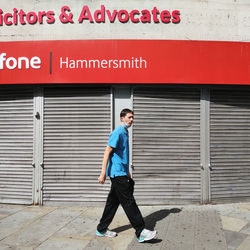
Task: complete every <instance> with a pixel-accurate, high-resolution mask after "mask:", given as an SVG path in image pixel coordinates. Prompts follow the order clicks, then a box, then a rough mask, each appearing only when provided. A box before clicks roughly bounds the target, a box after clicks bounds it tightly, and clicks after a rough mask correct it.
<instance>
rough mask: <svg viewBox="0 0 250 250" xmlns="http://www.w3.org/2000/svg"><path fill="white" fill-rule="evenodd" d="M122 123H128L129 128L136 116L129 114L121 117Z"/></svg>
mask: <svg viewBox="0 0 250 250" xmlns="http://www.w3.org/2000/svg"><path fill="white" fill-rule="evenodd" d="M121 121H122V122H124V123H126V124H127V126H128V127H131V125H132V123H133V121H134V115H133V114H132V113H127V114H126V116H125V117H121Z"/></svg>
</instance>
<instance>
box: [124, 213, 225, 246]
mask: <svg viewBox="0 0 250 250" xmlns="http://www.w3.org/2000/svg"><path fill="white" fill-rule="evenodd" d="M159 214H162V216H161V217H164V216H165V218H163V219H162V220H156V221H157V222H156V226H155V230H157V232H158V235H157V236H158V237H157V239H155V240H152V241H151V242H147V243H142V244H138V242H137V241H136V239H134V240H133V241H132V242H131V243H130V245H129V246H128V249H131V250H133V249H138V250H139V249H151V250H152V249H166V250H173V249H174V250H183V249H189V250H192V249H195V250H201V249H202V250H203V249H204V250H226V249H227V247H226V241H225V238H224V232H223V230H222V226H221V223H220V217H219V214H218V212H217V211H215V210H211V209H207V210H201V211H199V210H192V209H191V210H188V209H187V210H186V209H184V210H181V211H178V210H177V209H176V210H175V212H172V213H171V211H169V210H166V211H164V210H162V211H158V213H157V216H159ZM154 215H156V213H155V214H154Z"/></svg>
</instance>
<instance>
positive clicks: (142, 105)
mask: <svg viewBox="0 0 250 250" xmlns="http://www.w3.org/2000/svg"><path fill="white" fill-rule="evenodd" d="M133 107H134V111H135V122H134V127H133V163H132V164H133V166H134V171H133V177H134V179H135V181H136V188H135V196H136V198H137V201H138V202H139V203H140V204H170V203H172V204H174V203H186V202H188V203H190V202H200V90H196V89H179V88H178V89H172V88H151V89H150V88H147V89H142V88H136V89H134V100H133Z"/></svg>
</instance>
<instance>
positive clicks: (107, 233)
mask: <svg viewBox="0 0 250 250" xmlns="http://www.w3.org/2000/svg"><path fill="white" fill-rule="evenodd" d="M96 235H97V236H100V237H103V236H106V237H109V238H114V237H116V236H117V233H116V232H114V231H110V230H108V229H107V230H106V231H105V232H103V233H100V232H99V231H98V230H96Z"/></svg>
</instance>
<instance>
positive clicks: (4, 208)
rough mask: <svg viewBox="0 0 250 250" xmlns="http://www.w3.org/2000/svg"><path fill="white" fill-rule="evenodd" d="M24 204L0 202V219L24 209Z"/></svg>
mask: <svg viewBox="0 0 250 250" xmlns="http://www.w3.org/2000/svg"><path fill="white" fill-rule="evenodd" d="M26 207H27V206H25V205H8V204H0V220H1V219H3V218H5V217H8V216H10V215H12V214H15V213H17V212H19V211H20V210H23V209H25V208H26Z"/></svg>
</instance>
